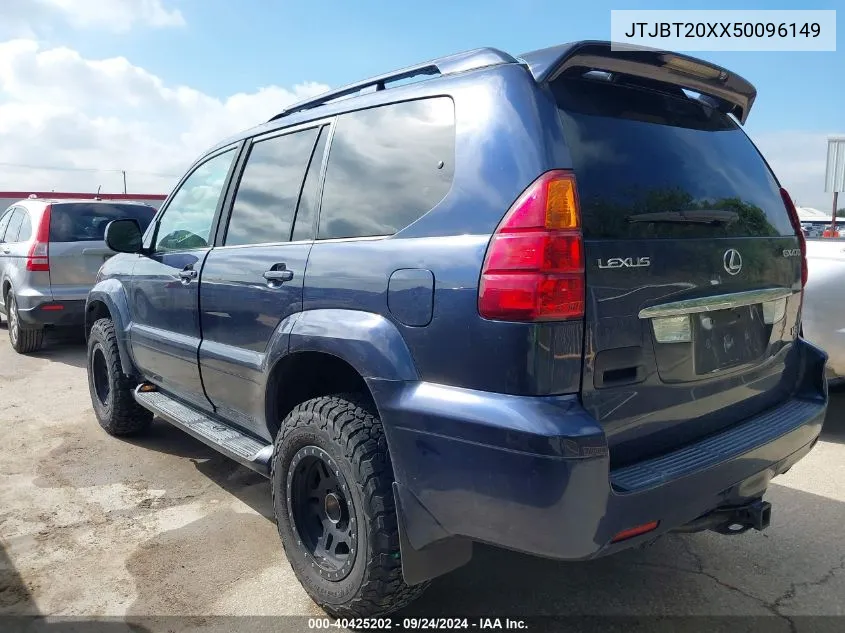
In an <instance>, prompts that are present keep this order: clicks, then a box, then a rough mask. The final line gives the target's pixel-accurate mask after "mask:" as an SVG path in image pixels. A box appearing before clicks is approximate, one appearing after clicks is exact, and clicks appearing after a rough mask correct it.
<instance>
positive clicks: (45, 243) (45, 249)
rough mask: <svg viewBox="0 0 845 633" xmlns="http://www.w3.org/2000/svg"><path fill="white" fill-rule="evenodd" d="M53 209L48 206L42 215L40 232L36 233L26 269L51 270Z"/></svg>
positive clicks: (27, 256) (27, 257)
mask: <svg viewBox="0 0 845 633" xmlns="http://www.w3.org/2000/svg"><path fill="white" fill-rule="evenodd" d="M51 211H52V207H51V206H50V205H49V204H48V205H47V206H46V207H45V208H44V213H42V214H41V221H40V222H39V223H38V230H36V231H35V241H34V242H32V246H30V247H29V252H28V253H27V255H26V269H27V270H33V271H38V270H40V271H47V270H50V212H51Z"/></svg>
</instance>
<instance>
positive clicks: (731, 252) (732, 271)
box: [722, 248, 742, 275]
mask: <svg viewBox="0 0 845 633" xmlns="http://www.w3.org/2000/svg"><path fill="white" fill-rule="evenodd" d="M722 262H723V263H724V264H725V270H726V271H728V274H729V275H738V274H739V271H741V270H742V255H740V254H739V251H738V250H736V249H735V248H729V249H728V250H726V251H725V256H724V257H722Z"/></svg>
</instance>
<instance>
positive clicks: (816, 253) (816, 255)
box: [802, 239, 845, 381]
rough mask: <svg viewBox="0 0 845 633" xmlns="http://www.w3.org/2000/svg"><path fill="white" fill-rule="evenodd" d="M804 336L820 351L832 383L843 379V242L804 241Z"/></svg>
mask: <svg viewBox="0 0 845 633" xmlns="http://www.w3.org/2000/svg"><path fill="white" fill-rule="evenodd" d="M807 268H808V277H807V286H806V287H805V289H804V307H803V311H802V326H803V329H804V337H805V338H806V339H807V340H808V341H811V342H813V343H815V344H816V345H818V346H819V347H821V348H822V349H824V350H825V351H826V352H827V353H828V355H829V356H830V359H829V360H828V362H827V371H828V377H829V378H830V379H831V380H837V381H838V380H842V379H843V378H845V240H832V239H821V240H813V239H809V240H807Z"/></svg>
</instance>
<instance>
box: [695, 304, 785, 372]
mask: <svg viewBox="0 0 845 633" xmlns="http://www.w3.org/2000/svg"><path fill="white" fill-rule="evenodd" d="M690 316H691V318H692V328H693V341H694V350H693V358H694V364H695V373H696V374H698V375H702V374H709V373H712V372H714V371H719V370H721V369H727V368H730V367H736V366H738V365H743V364H745V363H750V362H753V361H755V360H757V359H759V358H760V357H761V356H763V354H764V353H765V351H766V347H767V344H768V339H769V337H768V333H767V330H768V328H767V326H766V324H765V322H764V319H763V308H762V306H761V305H760V304H755V305H750V306H743V307H740V308H732V309H729V310H716V311H713V312H701V313H698V314H693V315H690Z"/></svg>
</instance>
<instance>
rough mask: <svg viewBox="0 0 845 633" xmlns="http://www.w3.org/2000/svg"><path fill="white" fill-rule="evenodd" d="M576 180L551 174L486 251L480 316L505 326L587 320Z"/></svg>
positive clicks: (534, 186) (519, 204) (508, 217)
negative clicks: (526, 322)
mask: <svg viewBox="0 0 845 633" xmlns="http://www.w3.org/2000/svg"><path fill="white" fill-rule="evenodd" d="M580 224H581V222H580V210H579V208H578V193H577V189H576V185H575V175H574V174H573V173H572V172H569V171H562V170H556V171H550V172H547V173H545V174H543V175H542V176H540V177H539V178H538V179H537V180H535V181H534V182H533V183H531V186H529V187H528V189H526V190H525V191H524V192H523V194H522V195H521V196H520V197H519V198H518V199H517V201H516V202H514V203H513V205H512V206H511V208H510V209H509V210H508V212H507V213H506V214H505V217H504V218H503V219H502V221H501V222H500V223H499V226H498V228H497V229H496V232H495V233H494V234H493V237H492V239H491V240H490V245H489V246H488V247H487V256H486V257H485V258H484V266H483V268H482V270H481V283H480V284H479V289H478V311H479V313H480V314H481V316H483V317H485V318H488V319H499V320H503V321H560V320H566V319H580V318H583V316H584V243H583V240H582V237H581V230H580Z"/></svg>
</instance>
